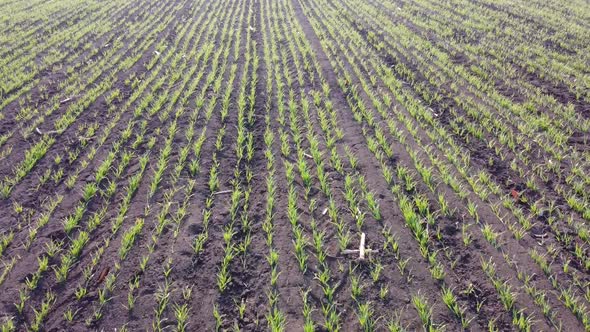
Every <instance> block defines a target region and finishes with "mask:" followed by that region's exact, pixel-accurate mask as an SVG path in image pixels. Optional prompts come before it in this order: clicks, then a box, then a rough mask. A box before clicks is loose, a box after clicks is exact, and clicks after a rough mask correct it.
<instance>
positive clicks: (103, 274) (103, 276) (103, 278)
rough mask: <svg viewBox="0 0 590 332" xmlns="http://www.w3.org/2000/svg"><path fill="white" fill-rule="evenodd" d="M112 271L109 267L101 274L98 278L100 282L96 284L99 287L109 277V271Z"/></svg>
mask: <svg viewBox="0 0 590 332" xmlns="http://www.w3.org/2000/svg"><path fill="white" fill-rule="evenodd" d="M110 270H111V268H109V267H108V266H107V267H105V268H104V269H103V270H102V272H101V273H100V275H99V276H98V280H97V281H96V283H97V284H98V285H100V284H101V283H102V282H103V281H104V280H105V279H106V278H107V276H108V275H109V271H110Z"/></svg>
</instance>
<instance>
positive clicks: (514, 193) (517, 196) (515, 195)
mask: <svg viewBox="0 0 590 332" xmlns="http://www.w3.org/2000/svg"><path fill="white" fill-rule="evenodd" d="M510 194H511V195H512V197H514V199H515V200H518V198H519V197H520V195H519V194H518V191H516V189H512V190H511V191H510Z"/></svg>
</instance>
